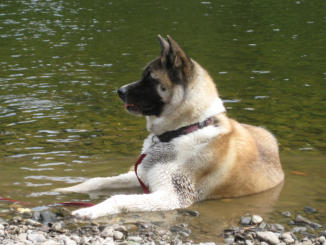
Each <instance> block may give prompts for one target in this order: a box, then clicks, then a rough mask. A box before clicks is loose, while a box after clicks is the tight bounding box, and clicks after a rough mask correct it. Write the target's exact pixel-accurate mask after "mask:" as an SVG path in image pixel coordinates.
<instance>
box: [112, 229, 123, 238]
mask: <svg viewBox="0 0 326 245" xmlns="http://www.w3.org/2000/svg"><path fill="white" fill-rule="evenodd" d="M113 238H114V240H122V238H123V233H122V232H121V231H113Z"/></svg>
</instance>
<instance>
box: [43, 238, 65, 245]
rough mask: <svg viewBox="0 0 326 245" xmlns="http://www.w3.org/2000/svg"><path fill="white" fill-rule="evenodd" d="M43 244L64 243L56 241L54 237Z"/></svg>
mask: <svg viewBox="0 0 326 245" xmlns="http://www.w3.org/2000/svg"><path fill="white" fill-rule="evenodd" d="M42 245H62V243H61V242H58V241H55V240H53V239H50V240H47V241H45V242H43V243H42Z"/></svg>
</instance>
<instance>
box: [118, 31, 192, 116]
mask: <svg viewBox="0 0 326 245" xmlns="http://www.w3.org/2000/svg"><path fill="white" fill-rule="evenodd" d="M158 39H159V42H160V44H161V47H162V51H161V56H160V57H158V58H156V59H154V60H153V61H152V62H150V63H149V64H148V65H147V66H146V67H145V69H144V71H143V74H142V78H141V79H140V80H139V81H136V82H133V83H130V84H127V85H124V86H122V87H121V88H120V89H119V90H118V94H119V97H120V98H121V99H122V101H123V102H124V104H125V108H126V110H127V111H128V112H130V113H132V114H138V115H144V116H157V117H159V116H160V115H161V114H162V113H163V112H164V111H165V109H166V107H167V106H168V105H171V104H173V105H174V106H177V104H179V103H181V102H182V100H183V97H184V93H185V88H186V87H187V86H188V84H189V83H190V81H191V78H192V76H193V74H194V63H193V61H192V60H191V59H190V58H189V57H188V56H187V55H186V54H185V52H184V51H183V50H182V49H181V48H180V46H179V45H178V44H177V43H176V42H175V41H174V40H173V39H172V38H171V37H170V36H167V40H165V39H163V38H162V37H161V36H160V35H159V36H158Z"/></svg>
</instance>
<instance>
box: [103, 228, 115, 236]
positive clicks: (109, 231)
mask: <svg viewBox="0 0 326 245" xmlns="http://www.w3.org/2000/svg"><path fill="white" fill-rule="evenodd" d="M113 232H114V229H113V228H112V227H109V226H107V227H105V228H104V230H103V231H102V232H101V236H102V237H113Z"/></svg>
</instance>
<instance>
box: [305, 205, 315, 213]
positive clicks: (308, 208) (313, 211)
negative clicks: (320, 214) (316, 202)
mask: <svg viewBox="0 0 326 245" xmlns="http://www.w3.org/2000/svg"><path fill="white" fill-rule="evenodd" d="M303 211H305V212H306V213H311V214H313V213H316V212H317V210H316V209H314V208H312V207H310V206H306V207H304V208H303Z"/></svg>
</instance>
